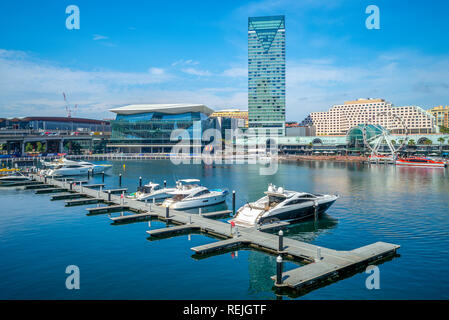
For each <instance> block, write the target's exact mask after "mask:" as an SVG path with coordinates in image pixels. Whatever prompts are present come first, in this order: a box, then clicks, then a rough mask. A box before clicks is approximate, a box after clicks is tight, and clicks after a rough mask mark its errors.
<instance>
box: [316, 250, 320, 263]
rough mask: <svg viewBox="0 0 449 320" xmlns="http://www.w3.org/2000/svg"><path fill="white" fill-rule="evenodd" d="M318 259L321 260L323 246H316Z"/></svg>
mask: <svg viewBox="0 0 449 320" xmlns="http://www.w3.org/2000/svg"><path fill="white" fill-rule="evenodd" d="M316 259H317V260H318V261H320V260H321V248H320V247H318V248H316Z"/></svg>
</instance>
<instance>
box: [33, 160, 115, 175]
mask: <svg viewBox="0 0 449 320" xmlns="http://www.w3.org/2000/svg"><path fill="white" fill-rule="evenodd" d="M111 167H112V165H108V164H92V163H90V162H86V161H80V162H78V161H71V160H65V161H63V162H62V163H61V164H59V165H56V166H52V167H51V168H50V169H47V170H42V171H41V173H42V174H43V175H46V176H79V175H87V173H88V172H92V173H93V174H96V173H102V172H105V171H106V170H108V169H109V168H111Z"/></svg>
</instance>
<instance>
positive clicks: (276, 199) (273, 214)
mask: <svg viewBox="0 0 449 320" xmlns="http://www.w3.org/2000/svg"><path fill="white" fill-rule="evenodd" d="M337 199H338V196H337V195H323V194H312V193H306V192H297V191H288V190H284V188H282V187H279V188H276V186H274V185H272V184H270V185H269V186H268V190H267V191H266V192H265V196H264V197H262V198H260V199H259V200H257V201H255V202H252V203H247V204H245V205H244V206H243V207H241V208H240V209H238V211H237V213H236V215H235V217H234V218H233V219H232V220H230V221H229V222H232V221H233V222H234V223H235V224H236V225H238V226H242V227H255V226H257V225H262V224H265V223H272V222H275V221H288V222H297V221H299V220H302V219H305V218H307V217H313V216H314V215H315V210H317V214H321V213H324V212H325V211H326V210H327V209H328V208H329V207H330V206H331V205H332V204H333V203H334V202H335V200H337Z"/></svg>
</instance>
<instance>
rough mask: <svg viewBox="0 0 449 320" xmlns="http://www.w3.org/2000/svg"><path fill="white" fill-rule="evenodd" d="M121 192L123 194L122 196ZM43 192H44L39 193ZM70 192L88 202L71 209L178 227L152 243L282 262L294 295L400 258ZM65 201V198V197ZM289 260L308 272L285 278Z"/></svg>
mask: <svg viewBox="0 0 449 320" xmlns="http://www.w3.org/2000/svg"><path fill="white" fill-rule="evenodd" d="M32 177H33V179H34V180H36V181H40V182H44V181H45V180H46V181H45V182H46V184H49V185H52V186H54V188H52V189H47V190H46V192H49V191H51V192H57V190H59V191H60V192H61V191H65V192H67V191H68V190H69V186H70V183H69V182H64V181H58V180H55V179H50V178H47V179H45V178H43V177H41V176H38V175H35V174H33V175H32ZM119 190H120V191H119ZM37 191H44V192H45V189H41V190H37ZM70 191H71V192H74V193H77V194H82V195H83V196H85V197H89V198H86V199H76V200H67V203H77V201H78V203H80V202H81V201H86V203H87V202H88V201H92V202H104V203H107V206H106V207H95V208H89V209H88V211H89V213H92V212H110V211H113V210H130V211H134V212H137V213H136V214H132V215H123V214H122V215H121V216H118V217H111V220H112V221H113V222H114V223H118V222H126V221H132V220H139V219H145V218H158V219H160V220H163V221H167V222H170V223H173V224H176V225H178V226H174V227H167V228H162V229H157V230H150V231H147V233H148V234H149V236H150V237H151V238H155V239H157V238H164V237H171V236H175V235H177V234H179V233H185V232H198V231H199V232H203V233H206V234H210V235H213V236H215V237H219V238H222V239H224V240H222V241H217V242H214V243H210V244H206V245H202V246H197V247H194V248H191V250H192V251H194V252H195V254H196V255H206V254H213V253H216V252H219V251H222V250H229V249H230V248H236V247H239V246H249V247H253V248H257V249H261V250H264V251H267V252H270V253H272V254H276V255H279V257H278V261H277V263H278V270H277V271H278V274H277V275H276V276H273V277H272V278H273V279H274V280H275V286H276V287H289V288H294V289H303V288H308V287H313V286H315V285H317V284H318V283H322V282H323V281H326V280H330V281H336V280H337V279H339V278H341V277H342V276H343V274H347V273H348V272H349V271H353V270H357V269H358V268H360V267H361V266H365V265H368V264H370V263H373V262H376V261H380V260H383V259H385V258H387V257H392V256H395V255H396V251H397V250H398V249H399V248H400V246H399V245H395V244H390V243H385V242H376V243H373V244H370V245H367V246H364V247H361V248H358V249H354V250H349V251H337V250H333V249H328V248H323V247H319V246H316V245H313V244H310V243H306V242H302V241H298V240H294V239H290V238H287V237H286V238H284V237H283V235H282V232H280V234H279V235H276V234H271V233H268V232H267V231H273V230H278V229H282V228H285V227H286V226H287V225H288V223H286V222H277V223H273V224H271V225H264V226H262V227H260V228H259V229H255V228H238V229H237V227H232V225H231V224H229V223H227V222H223V221H220V220H213V219H211V218H213V217H219V216H223V215H226V214H229V212H228V211H226V212H218V213H210V214H207V213H204V214H191V213H187V212H184V211H177V210H173V209H167V208H165V207H162V206H159V205H157V204H153V203H149V202H148V203H146V202H141V201H137V200H133V199H124V198H121V196H119V195H115V194H111V193H112V192H111V193H108V191H114V193H118V192H123V191H126V188H122V189H115V190H100V191H99V190H94V189H91V188H88V187H87V186H79V185H75V186H73V185H72V186H71V189H70ZM64 195H66V194H64ZM281 256H283V257H284V258H288V259H292V260H296V261H302V262H306V263H308V264H306V265H305V266H302V267H299V268H296V269H293V270H290V271H287V272H282V258H281Z"/></svg>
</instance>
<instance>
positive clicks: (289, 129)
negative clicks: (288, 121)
mask: <svg viewBox="0 0 449 320" xmlns="http://www.w3.org/2000/svg"><path fill="white" fill-rule="evenodd" d="M314 135H315V128H314V127H313V126H300V125H296V126H292V125H289V126H287V125H286V126H285V136H286V137H310V136H314Z"/></svg>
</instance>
